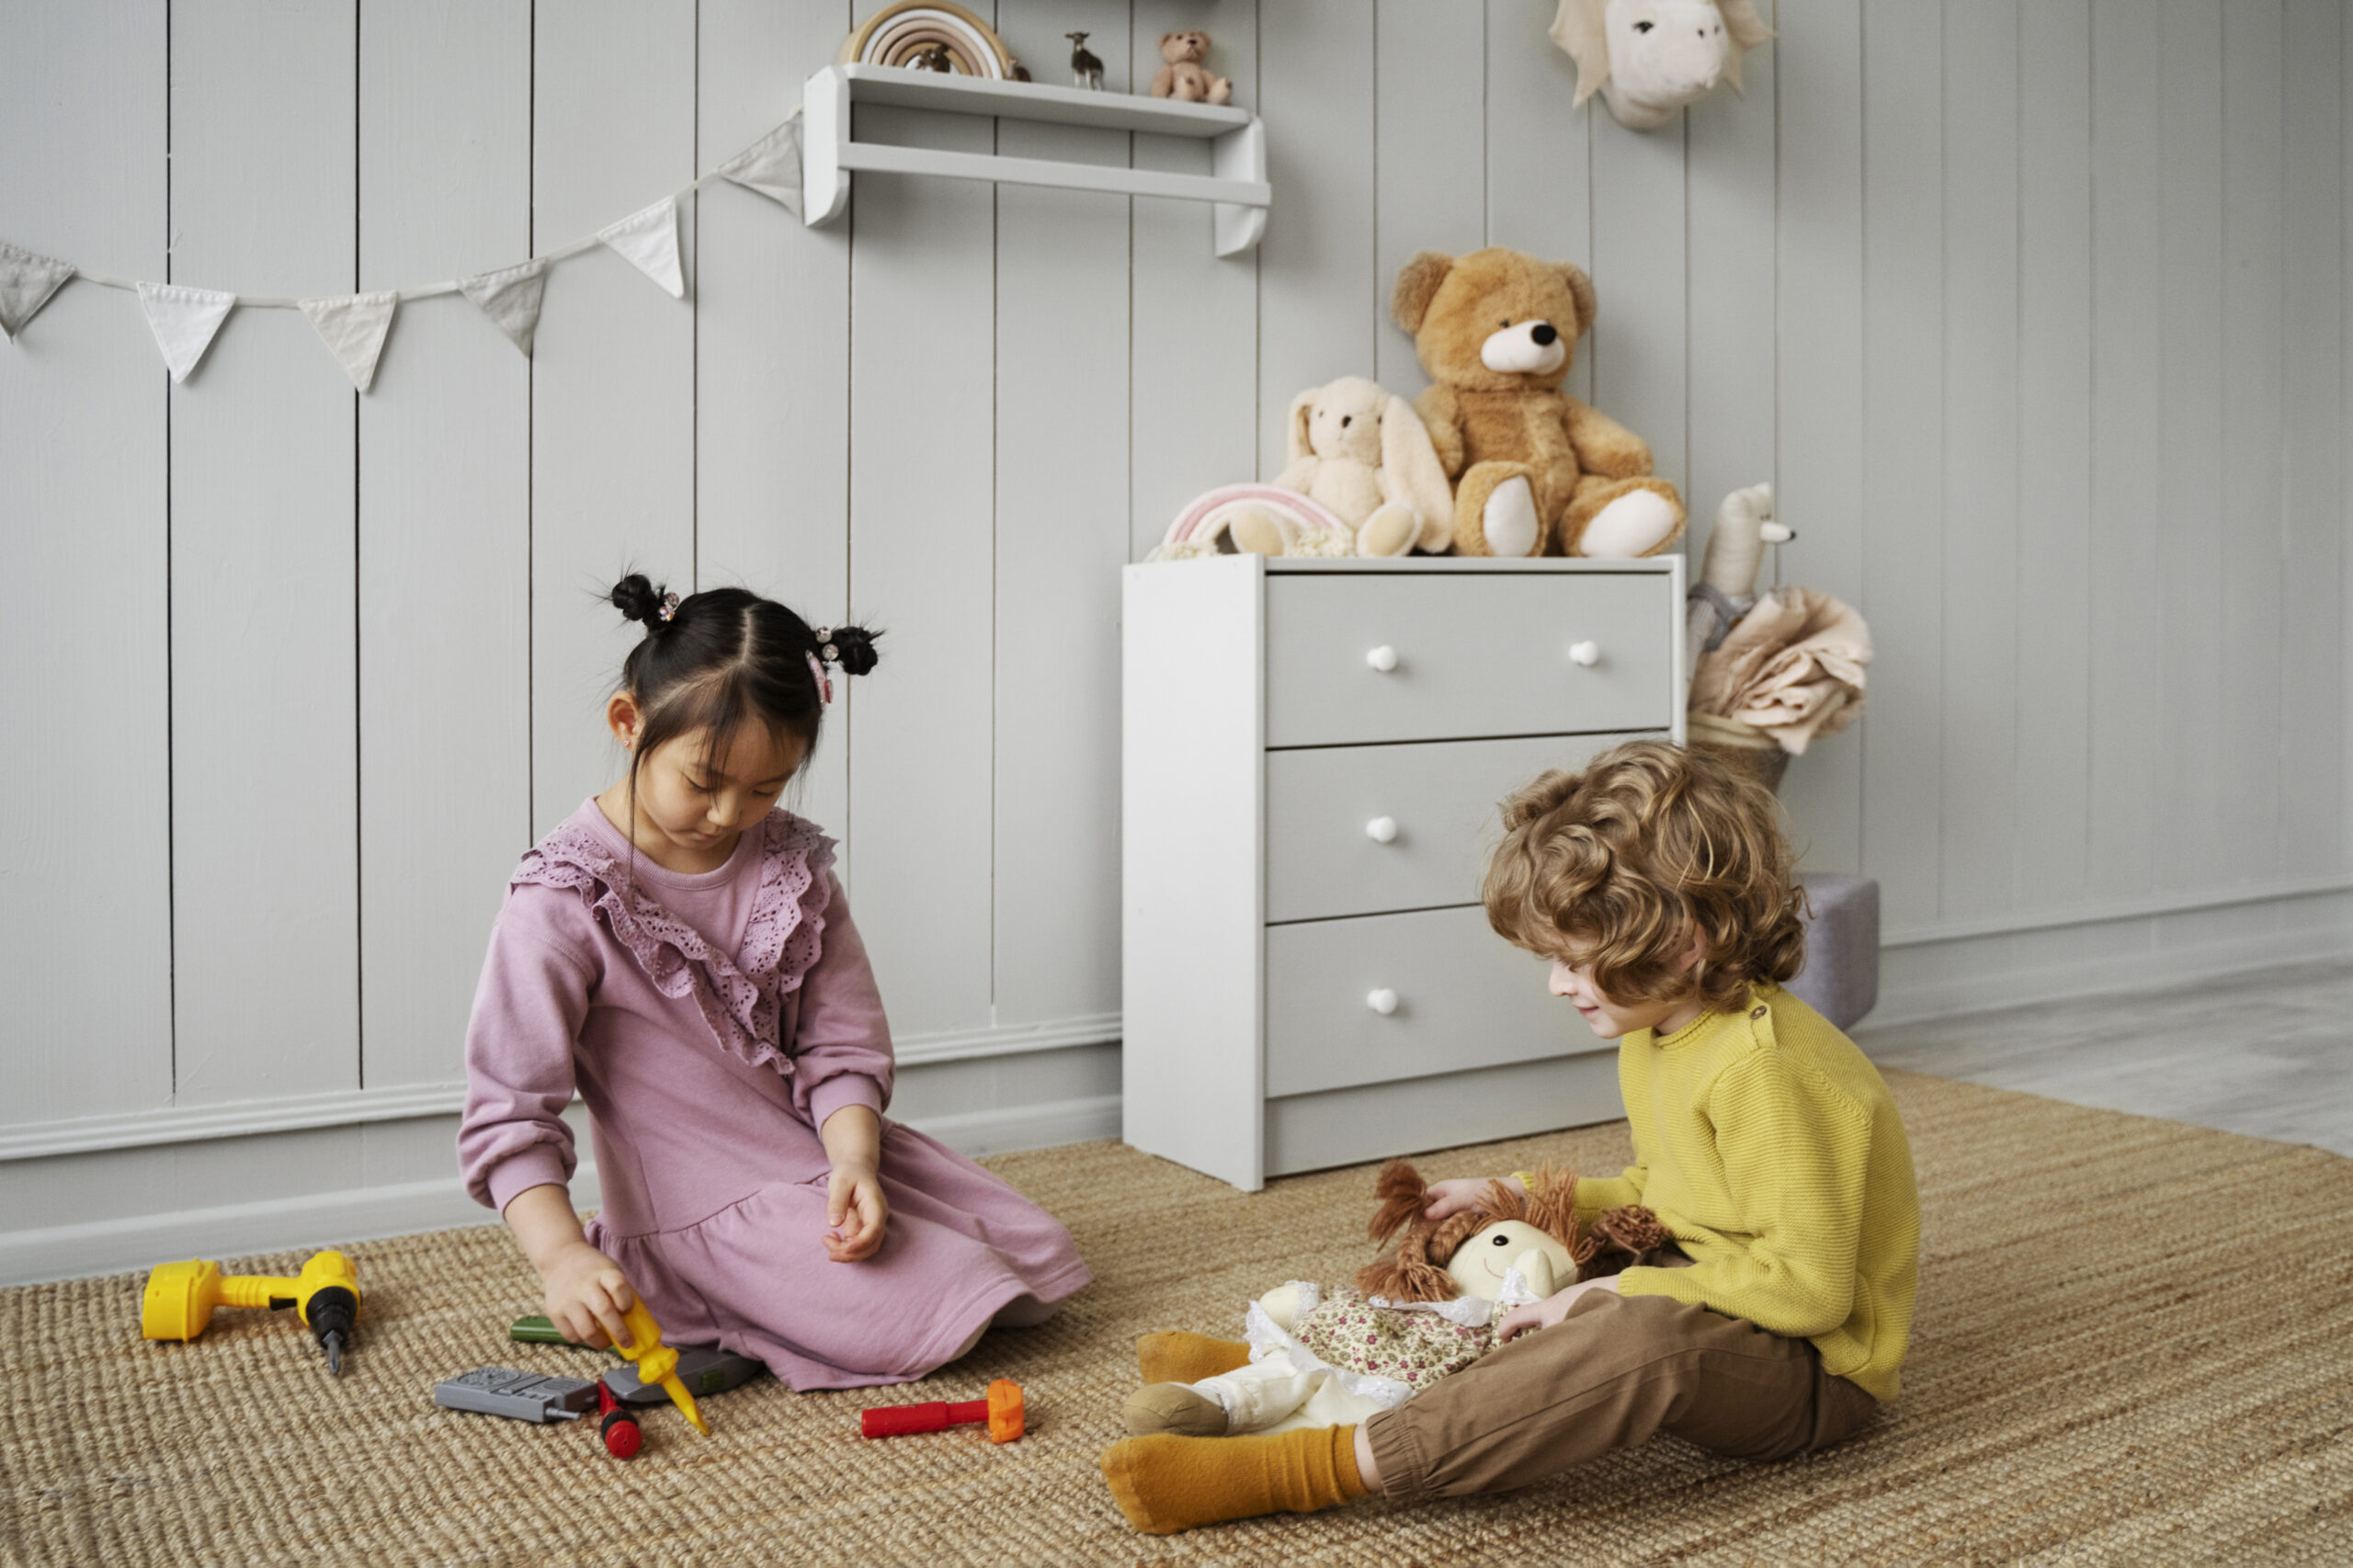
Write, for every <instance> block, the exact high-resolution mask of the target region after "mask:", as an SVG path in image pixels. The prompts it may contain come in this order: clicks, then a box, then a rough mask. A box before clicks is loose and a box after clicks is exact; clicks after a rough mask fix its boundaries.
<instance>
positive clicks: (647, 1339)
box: [613, 1301, 710, 1437]
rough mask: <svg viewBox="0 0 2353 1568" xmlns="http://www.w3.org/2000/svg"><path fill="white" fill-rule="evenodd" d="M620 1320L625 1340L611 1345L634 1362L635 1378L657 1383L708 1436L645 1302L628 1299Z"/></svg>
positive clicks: (672, 1352) (674, 1357)
mask: <svg viewBox="0 0 2353 1568" xmlns="http://www.w3.org/2000/svg"><path fill="white" fill-rule="evenodd" d="M621 1322H622V1324H624V1325H626V1326H627V1327H628V1329H629V1343H628V1344H627V1345H616V1346H613V1348H614V1349H615V1350H617V1351H619V1352H620V1354H621V1355H623V1356H625V1357H627V1358H629V1359H630V1360H631V1361H634V1362H636V1363H637V1381H639V1382H642V1383H658V1384H660V1385H661V1388H662V1392H664V1393H666V1394H668V1395H669V1396H670V1403H672V1404H675V1405H676V1406H677V1407H678V1414H679V1415H683V1416H685V1417H686V1418H687V1419H688V1421H689V1422H691V1423H693V1425H694V1429H695V1430H696V1431H698V1432H699V1433H701V1434H702V1435H703V1436H704V1437H710V1427H709V1426H705V1425H704V1424H703V1419H702V1412H701V1411H699V1410H697V1409H696V1408H695V1396H694V1395H692V1394H690V1393H688V1392H687V1385H686V1384H684V1383H682V1382H680V1381H678V1353H677V1352H676V1350H673V1349H671V1348H670V1347H669V1346H666V1345H665V1344H663V1343H662V1325H661V1324H658V1323H655V1322H654V1314H653V1313H652V1312H647V1311H646V1310H645V1303H644V1302H643V1301H631V1303H630V1304H629V1311H627V1312H623V1313H622V1314H621Z"/></svg>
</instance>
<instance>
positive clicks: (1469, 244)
mask: <svg viewBox="0 0 2353 1568" xmlns="http://www.w3.org/2000/svg"><path fill="white" fill-rule="evenodd" d="M1374 17H1375V27H1374V38H1373V63H1374V85H1373V101H1374V106H1375V109H1376V113H1377V117H1378V123H1377V124H1376V126H1375V128H1374V132H1373V135H1374V142H1375V145H1376V149H1377V151H1378V153H1379V154H1380V162H1379V168H1378V170H1377V172H1376V175H1375V179H1374V195H1373V202H1374V222H1373V278H1372V281H1373V297H1374V300H1375V301H1376V309H1377V310H1378V312H1379V314H1380V324H1379V326H1378V327H1377V329H1376V331H1375V334H1374V342H1375V357H1376V363H1374V364H1368V365H1365V366H1363V367H1361V368H1359V367H1355V366H1350V367H1348V368H1347V370H1346V372H1345V373H1347V374H1349V375H1359V376H1371V377H1372V378H1373V379H1374V380H1376V381H1380V382H1381V385H1382V386H1384V387H1386V388H1388V389H1389V390H1390V391H1391V392H1395V393H1396V394H1397V395H1398V396H1400V397H1406V398H1410V397H1412V396H1413V395H1414V394H1415V392H1419V391H1421V390H1422V388H1424V387H1426V386H1427V385H1428V384H1429V378H1428V377H1427V376H1426V375H1424V374H1423V373H1422V367H1421V364H1420V362H1419V361H1418V360H1417V359H1416V358H1415V354H1414V340H1413V339H1412V338H1410V337H1408V336H1407V335H1405V334H1404V332H1402V331H1400V330H1399V329H1398V328H1397V327H1396V325H1395V324H1392V323H1391V322H1390V320H1389V295H1390V292H1391V290H1393V289H1394V288H1395V287H1396V282H1397V274H1398V271H1399V270H1400V269H1401V268H1402V267H1404V265H1405V263H1406V262H1408V261H1410V260H1412V259H1413V256H1414V254H1415V252H1416V251H1426V250H1442V251H1446V252H1448V253H1449V254H1450V255H1454V256H1461V255H1462V254H1463V253H1465V252H1467V251H1474V250H1477V249H1478V248H1479V247H1480V246H1481V245H1482V244H1485V243H1486V242H1485V235H1486V232H1487V193H1486V190H1485V188H1484V187H1483V182H1481V181H1478V180H1474V179H1466V178H1464V177H1463V176H1464V173H1465V171H1467V170H1471V169H1475V168H1477V167H1479V166H1480V162H1481V160H1482V158H1483V156H1484V155H1485V151H1486V149H1485V142H1486V131H1487V127H1486V115H1485V112H1484V110H1485V103H1486V86H1487V83H1486V73H1487V28H1486V20H1487V18H1486V0H1382V3H1379V4H1376V5H1375V6H1374ZM1548 47H1549V46H1548Z"/></svg>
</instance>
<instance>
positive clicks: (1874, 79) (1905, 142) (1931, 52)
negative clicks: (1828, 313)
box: [1783, 0, 1946, 928]
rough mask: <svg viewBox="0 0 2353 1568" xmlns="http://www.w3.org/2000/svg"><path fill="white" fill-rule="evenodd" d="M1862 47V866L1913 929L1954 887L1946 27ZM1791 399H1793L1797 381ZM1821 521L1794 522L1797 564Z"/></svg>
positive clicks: (1926, 27) (1924, 15) (1887, 30)
mask: <svg viewBox="0 0 2353 1568" xmlns="http://www.w3.org/2000/svg"><path fill="white" fill-rule="evenodd" d="M1783 20H1784V22H1785V23H1786V22H1787V20H1788V13H1787V11H1786V9H1785V10H1784V13H1783ZM1863 42H1864V54H1863V61H1862V71H1863V81H1864V84H1865V102H1864V116H1863V138H1864V141H1865V142H1866V143H1867V144H1868V145H1869V146H1870V158H1869V159H1868V160H1867V162H1866V164H1865V165H1864V176H1865V180H1866V182H1867V183H1866V185H1865V187H1864V206H1865V210H1866V217H1865V223H1864V232H1863V254H1864V258H1865V270H1864V277H1863V294H1864V305H1863V335H1864V346H1865V348H1864V360H1863V384H1862V395H1863V421H1862V447H1863V458H1862V469H1863V515H1864V516H1865V517H1868V518H1870V527H1869V528H1867V529H1866V530H1865V532H1864V551H1865V561H1864V575H1865V582H1866V585H1867V587H1868V590H1869V593H1868V597H1867V598H1866V599H1865V601H1864V603H1863V606H1862V609H1863V612H1864V613H1865V614H1866V615H1868V616H1869V617H1870V622H1871V643H1872V649H1873V658H1872V661H1871V669H1870V706H1869V708H1868V709H1867V710H1865V711H1866V713H1867V717H1866V718H1865V719H1864V720H1863V722H1862V731H1861V740H1862V746H1861V748H1860V749H1861V751H1862V755H1863V766H1864V770H1865V782H1864V788H1863V853H1862V864H1863V865H1864V866H1865V867H1866V868H1868V869H1869V870H1870V874H1871V875H1873V876H1875V877H1877V878H1878V879H1879V881H1880V908H1881V917H1882V918H1883V919H1884V920H1885V921H1886V923H1887V924H1888V925H1889V926H1892V927H1896V928H1902V927H1904V926H1915V927H1916V926H1919V925H1921V924H1923V923H1925V922H1927V921H1930V920H1934V919H1935V918H1936V916H1937V908H1938V898H1939V882H1940V879H1941V877H1942V872H1943V867H1942V860H1943V857H1942V854H1941V852H1940V849H1939V845H1940V843H1941V839H1942V834H1943V821H1942V817H1943V805H1944V766H1943V757H1944V733H1943V727H1942V725H1941V723H1940V722H1939V721H1938V713H1939V711H1940V710H1939V707H1938V704H1939V701H1940V699H1941V692H1942V687H1943V683H1944V630H1943V629H1944V599H1943V590H1942V581H1943V576H1944V570H1943V562H1942V560H1941V551H1940V541H1941V540H1942V539H1943V536H1944V530H1945V527H1946V522H1945V512H1944V330H1943V325H1942V323H1943V319H1944V290H1945V272H1944V254H1945V245H1944V203H1943V200H1942V199H1941V197H1940V196H1939V194H1938V193H1939V192H1940V191H1941V190H1942V188H1943V178H1944V111H1943V97H1944V95H1943V92H1942V90H1941V85H1940V80H1939V79H1940V76H1941V73H1942V64H1941V62H1942V60H1943V19H1942V17H1941V15H1940V13H1939V11H1938V8H1936V7H1933V6H1918V5H1913V4H1907V3H1904V0H1871V3H1870V6H1869V7H1868V9H1867V10H1866V11H1865V12H1864V15H1863ZM1785 91H1786V88H1785ZM1784 389H1785V390H1784V396H1785V397H1790V396H1791V395H1792V394H1791V392H1790V391H1789V390H1788V383H1787V381H1786V379H1785V381H1784ZM1810 521H1811V519H1792V520H1791V526H1793V527H1795V528H1797V529H1798V530H1799V542H1798V544H1797V545H1795V546H1792V547H1790V549H1791V551H1793V552H1794V551H1802V550H1803V549H1804V545H1805V529H1806V528H1807V527H1808V524H1809V522H1810ZM1801 559H1807V560H1810V559H1811V557H1810V556H1806V557H1801ZM1792 573H1793V574H1794V575H1795V576H1796V580H1798V581H1806V580H1808V579H1807V578H1806V577H1805V576H1804V575H1803V574H1802V573H1801V572H1800V571H1799V569H1797V568H1795V567H1793V568H1792ZM1793 771H1794V770H1793Z"/></svg>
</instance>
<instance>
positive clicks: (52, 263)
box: [0, 240, 74, 343]
mask: <svg viewBox="0 0 2353 1568" xmlns="http://www.w3.org/2000/svg"><path fill="white" fill-rule="evenodd" d="M73 276H74V264H73V263H72V262H70V261H60V260H58V259H57V258H56V257H55V256H41V255H40V254H38V253H36V252H33V251H28V250H26V249H24V248H23V247H22V246H20V245H12V244H8V243H7V242H6V241H5V240H0V332H5V333H6V334H7V335H8V341H9V342H11V343H14V342H15V341H16V340H17V334H18V333H20V332H22V331H24V330H25V324H26V323H27V322H28V321H30V320H32V319H33V317H35V316H37V315H39V314H40V308H41V307H42V306H43V305H46V304H47V303H49V297H50V296H51V294H54V293H56V292H57V290H59V289H60V288H61V287H62V286H63V284H64V282H65V280H66V279H67V278H71V277H73Z"/></svg>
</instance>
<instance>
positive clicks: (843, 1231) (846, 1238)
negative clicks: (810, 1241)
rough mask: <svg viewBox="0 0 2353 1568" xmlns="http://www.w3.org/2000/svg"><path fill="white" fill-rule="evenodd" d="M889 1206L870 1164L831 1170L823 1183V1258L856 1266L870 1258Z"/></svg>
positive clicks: (878, 1242) (888, 1212)
mask: <svg viewBox="0 0 2353 1568" xmlns="http://www.w3.org/2000/svg"><path fill="white" fill-rule="evenodd" d="M890 1218H891V1205H890V1203H889V1201H888V1200H887V1199H884V1198H883V1196H882V1178H881V1176H878V1175H877V1174H876V1173H875V1169H874V1167H873V1166H872V1165H857V1164H845V1165H835V1167H834V1174H833V1178H832V1179H831V1180H830V1181H828V1182H827V1183H826V1184H825V1223H826V1224H828V1225H830V1226H832V1227H833V1229H831V1230H829V1231H827V1232H826V1233H825V1256H827V1257H830V1258H832V1259H833V1260H834V1261H835V1263H856V1262H858V1260H859V1259H860V1258H867V1257H872V1256H874V1255H875V1253H876V1252H877V1251H878V1250H880V1249H881V1245H882V1227H883V1226H884V1225H885V1224H886V1223H888V1222H889V1221H890Z"/></svg>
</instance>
